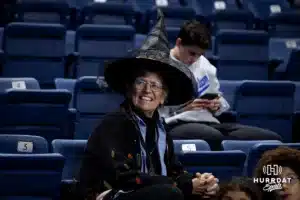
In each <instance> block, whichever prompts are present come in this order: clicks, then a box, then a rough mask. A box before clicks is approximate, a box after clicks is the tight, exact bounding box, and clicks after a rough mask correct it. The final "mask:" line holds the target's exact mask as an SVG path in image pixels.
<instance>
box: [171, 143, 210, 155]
mask: <svg viewBox="0 0 300 200" xmlns="http://www.w3.org/2000/svg"><path fill="white" fill-rule="evenodd" d="M173 142H174V149H175V153H176V154H178V153H181V152H183V153H185V152H195V151H210V150H211V149H210V146H209V144H208V143H207V142H206V141H204V140H174V141H173Z"/></svg>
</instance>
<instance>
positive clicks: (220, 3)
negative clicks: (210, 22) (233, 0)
mask: <svg viewBox="0 0 300 200" xmlns="http://www.w3.org/2000/svg"><path fill="white" fill-rule="evenodd" d="M214 6H215V9H216V10H225V9H226V3H225V2H224V1H215V3H214Z"/></svg>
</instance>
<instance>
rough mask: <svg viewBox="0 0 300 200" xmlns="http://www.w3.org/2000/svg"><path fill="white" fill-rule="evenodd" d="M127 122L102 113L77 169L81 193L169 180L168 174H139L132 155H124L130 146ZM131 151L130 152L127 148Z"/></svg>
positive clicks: (90, 195)
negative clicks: (79, 168)
mask: <svg viewBox="0 0 300 200" xmlns="http://www.w3.org/2000/svg"><path fill="white" fill-rule="evenodd" d="M129 134H134V129H132V127H131V124H130V123H127V122H126V120H124V119H120V118H118V117H114V116H111V117H106V119H104V120H103V121H102V123H101V124H100V125H99V126H98V127H97V128H96V129H95V131H94V132H93V133H92V135H91V136H90V138H89V140H88V144H87V147H86V151H85V156H84V158H83V161H82V166H81V170H80V179H79V182H80V190H81V195H82V196H84V197H85V198H86V199H93V198H94V197H95V196H96V195H97V194H100V193H101V192H102V191H104V190H106V189H111V188H112V189H114V190H120V189H122V190H125V191H126V190H134V189H138V188H141V187H143V186H145V185H152V184H155V183H170V184H172V183H173V181H172V180H171V179H169V178H168V177H163V176H150V175H148V174H143V173H141V172H140V171H139V169H138V168H137V163H136V159H135V158H134V157H133V156H132V157H131V156H128V153H129V151H130V150H128V149H130V148H128V147H132V146H133V144H132V143H133V141H132V139H130V138H132V137H130V136H131V135H129ZM131 153H133V152H131Z"/></svg>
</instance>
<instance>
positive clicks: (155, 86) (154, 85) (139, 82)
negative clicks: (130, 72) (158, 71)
mask: <svg viewBox="0 0 300 200" xmlns="http://www.w3.org/2000/svg"><path fill="white" fill-rule="evenodd" d="M134 85H135V87H136V88H137V89H138V90H143V89H144V88H146V86H147V85H149V86H150V89H151V90H152V91H153V92H158V91H161V90H162V89H163V86H162V84H161V83H158V82H147V81H145V80H144V79H142V78H137V79H136V80H135V82H134Z"/></svg>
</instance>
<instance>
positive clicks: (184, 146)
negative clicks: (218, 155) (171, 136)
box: [181, 144, 197, 152]
mask: <svg viewBox="0 0 300 200" xmlns="http://www.w3.org/2000/svg"><path fill="white" fill-rule="evenodd" d="M181 150H182V151H184V152H191V151H192V152H193V151H197V149H196V145H195V144H182V145H181Z"/></svg>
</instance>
